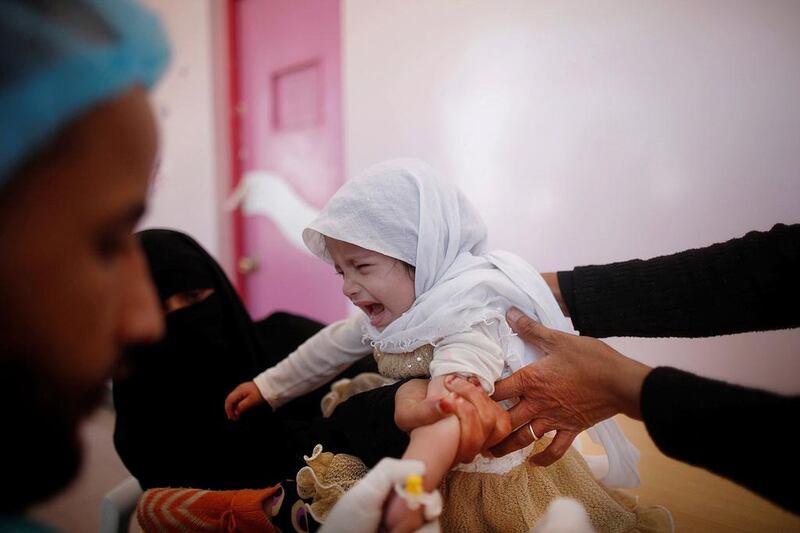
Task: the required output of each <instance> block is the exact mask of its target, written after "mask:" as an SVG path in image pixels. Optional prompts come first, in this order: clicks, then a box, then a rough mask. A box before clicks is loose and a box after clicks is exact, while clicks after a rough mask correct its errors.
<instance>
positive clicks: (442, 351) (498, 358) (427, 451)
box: [385, 324, 505, 529]
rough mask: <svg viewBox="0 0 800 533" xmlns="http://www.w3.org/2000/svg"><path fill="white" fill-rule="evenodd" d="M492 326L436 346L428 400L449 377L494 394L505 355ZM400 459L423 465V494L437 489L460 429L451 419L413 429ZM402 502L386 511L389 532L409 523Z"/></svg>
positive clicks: (393, 503)
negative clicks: (466, 378) (471, 380)
mask: <svg viewBox="0 0 800 533" xmlns="http://www.w3.org/2000/svg"><path fill="white" fill-rule="evenodd" d="M492 328H493V326H492V325H487V324H484V325H480V326H476V328H475V329H474V330H472V331H468V332H465V333H459V334H456V335H451V336H449V337H447V338H445V339H442V341H440V342H439V343H437V345H436V348H435V349H434V355H433V361H432V362H431V365H430V370H431V375H432V378H431V381H430V384H429V385H428V393H427V398H441V397H443V396H445V395H447V394H449V392H448V391H447V389H446V388H445V387H444V380H445V379H446V377H447V376H448V375H450V374H456V373H457V374H460V375H474V376H476V377H477V378H478V379H479V380H480V382H481V385H482V386H483V388H484V390H486V391H487V393H489V394H491V393H492V392H493V391H494V382H495V381H497V379H499V377H500V375H501V373H502V371H503V367H504V365H505V354H504V353H503V349H502V347H501V346H500V344H499V343H498V342H497V341H496V340H495V339H496V338H498V335H497V333H496V332H495V331H492ZM409 436H410V442H409V445H408V448H406V452H405V453H404V454H403V459H417V460H421V461H423V462H424V463H425V477H424V479H423V486H424V489H425V491H427V492H430V491H432V490H434V489H436V488H437V487H438V486H439V485H440V484H441V482H442V480H443V479H444V476H445V475H446V474H447V472H448V471H449V470H450V468H451V467H452V466H453V462H454V460H455V458H456V453H457V452H458V445H459V438H460V427H459V423H458V419H457V418H456V417H454V416H450V417H447V418H445V419H442V420H439V421H438V422H436V423H434V424H431V425H428V426H422V427H419V428H417V429H414V430H413V431H412V432H411V433H410V435H409ZM408 517H409V510H408V508H407V507H406V505H405V502H404V501H403V500H401V499H400V498H399V497H394V498H392V500H391V501H390V503H389V506H388V508H387V512H386V517H385V523H386V525H387V526H389V529H392V528H393V527H395V526H397V525H398V524H400V523H403V522H404V521H406V520H408Z"/></svg>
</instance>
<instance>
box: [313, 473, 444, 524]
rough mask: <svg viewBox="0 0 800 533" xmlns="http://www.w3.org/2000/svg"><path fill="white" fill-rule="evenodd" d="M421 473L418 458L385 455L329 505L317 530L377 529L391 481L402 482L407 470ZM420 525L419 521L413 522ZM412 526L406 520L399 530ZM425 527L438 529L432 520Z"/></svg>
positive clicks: (392, 483)
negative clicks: (331, 507)
mask: <svg viewBox="0 0 800 533" xmlns="http://www.w3.org/2000/svg"><path fill="white" fill-rule="evenodd" d="M424 473H425V464H424V463H423V462H422V461H412V460H404V461H401V460H399V459H392V458H388V457H387V458H385V459H381V461H380V462H379V463H378V464H377V465H375V468H373V469H372V470H370V471H369V472H368V473H367V475H366V476H364V478H363V479H361V480H360V481H359V482H358V483H356V484H355V485H353V488H351V489H350V490H349V491H347V493H346V494H345V495H344V496H342V498H341V499H340V500H339V501H338V502H337V503H336V505H334V506H333V509H332V510H331V513H330V514H329V515H328V518H327V519H326V520H325V524H323V526H322V528H320V530H319V532H320V533H333V532H338V531H349V532H351V533H373V532H375V531H378V527H379V526H380V522H381V517H382V515H383V508H384V504H385V503H386V500H387V499H388V498H389V496H390V494H393V492H392V490H393V487H394V484H395V483H402V482H404V481H405V479H406V477H408V476H409V475H410V474H416V475H418V476H421V475H423V474H424ZM417 525H421V524H417ZM415 529H416V527H415V526H412V525H411V524H407V525H406V526H405V527H403V528H401V529H400V530H403V531H413V530H415ZM424 529H425V531H429V530H430V531H438V530H439V528H438V526H437V524H436V522H432V523H431V525H430V527H426V528H424Z"/></svg>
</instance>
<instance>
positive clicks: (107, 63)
mask: <svg viewBox="0 0 800 533" xmlns="http://www.w3.org/2000/svg"><path fill="white" fill-rule="evenodd" d="M168 58H169V48H168V44H167V40H166V36H165V35H164V32H163V30H162V28H161V24H160V23H159V21H158V19H157V18H156V17H155V16H154V15H153V14H152V13H150V12H149V11H147V10H145V9H144V8H142V7H141V6H140V5H139V4H138V3H137V2H136V1H135V0H0V187H2V186H3V185H4V184H5V183H6V182H7V181H8V179H9V178H10V177H11V176H12V175H13V174H14V172H15V171H16V170H17V169H18V168H19V166H20V165H21V164H22V163H24V162H25V161H26V160H27V159H28V158H29V157H30V156H31V155H32V154H34V153H35V152H36V151H37V150H39V149H41V148H43V147H44V145H45V144H46V143H47V142H48V141H49V140H50V139H51V138H52V137H53V136H54V135H55V134H56V133H58V132H59V131H60V130H61V129H62V128H63V127H64V126H65V125H66V124H67V123H68V122H69V121H70V120H72V119H74V118H75V117H77V116H78V115H80V114H81V113H83V112H85V111H87V110H89V109H90V108H92V107H93V106H94V105H96V104H98V103H100V102H102V101H105V100H109V99H112V98H114V97H115V96H117V95H118V94H121V93H122V92H123V91H125V90H126V89H128V88H129V87H131V86H133V85H136V84H141V85H143V86H145V87H148V88H149V87H151V86H152V85H153V84H154V83H155V82H156V81H157V80H158V78H159V77H160V75H161V74H162V72H163V70H164V68H165V66H166V64H167V61H168Z"/></svg>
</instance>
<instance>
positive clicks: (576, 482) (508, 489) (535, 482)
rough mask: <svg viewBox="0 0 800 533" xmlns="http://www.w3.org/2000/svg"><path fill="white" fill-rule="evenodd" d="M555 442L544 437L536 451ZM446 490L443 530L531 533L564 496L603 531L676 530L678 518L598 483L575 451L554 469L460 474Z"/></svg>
mask: <svg viewBox="0 0 800 533" xmlns="http://www.w3.org/2000/svg"><path fill="white" fill-rule="evenodd" d="M549 442H550V439H548V438H547V437H544V438H542V439H541V440H539V441H538V442H537V443H536V446H535V447H534V450H533V452H538V451H541V450H542V449H544V448H545V447H546V445H547V444H548V443H549ZM441 491H442V496H443V499H444V509H443V511H442V516H441V524H442V531H453V532H456V531H458V532H462V531H487V532H490V531H496V532H503V533H507V532H516V531H519V532H527V531H529V530H530V528H531V527H533V525H534V524H535V523H536V522H537V521H538V520H539V519H540V518H542V516H543V515H544V513H545V510H546V509H547V506H548V505H549V504H550V502H551V501H553V499H555V498H557V497H559V496H568V497H571V498H575V499H576V500H578V501H579V502H580V503H581V504H582V505H583V507H584V508H585V509H586V512H587V514H588V515H589V519H590V520H591V522H592V526H594V528H595V529H596V530H597V531H601V532H605V531H609V532H618V531H642V532H650V531H672V529H673V526H672V518H671V516H670V514H669V512H668V511H666V509H664V508H663V507H649V508H643V507H642V506H639V505H637V503H636V500H635V499H634V498H633V497H632V496H629V495H627V494H625V493H623V492H621V491H618V490H613V489H609V488H607V487H605V486H604V485H603V484H601V483H600V482H598V481H597V480H596V479H595V478H594V476H593V475H592V472H591V470H589V466H588V465H587V464H586V461H585V460H584V459H583V457H582V456H581V454H580V453H578V452H577V451H576V450H575V449H574V448H570V449H569V450H568V451H567V453H566V454H564V457H562V458H561V459H560V460H558V461H556V462H555V463H554V464H552V465H550V466H548V467H541V466H533V465H528V464H527V462H526V463H524V464H521V465H519V466H517V467H515V468H514V469H512V470H511V471H510V472H507V473H505V474H488V473H472V472H461V471H458V470H454V471H452V472H450V473H449V474H448V475H447V478H446V479H445V481H444V483H443V484H442V487H441Z"/></svg>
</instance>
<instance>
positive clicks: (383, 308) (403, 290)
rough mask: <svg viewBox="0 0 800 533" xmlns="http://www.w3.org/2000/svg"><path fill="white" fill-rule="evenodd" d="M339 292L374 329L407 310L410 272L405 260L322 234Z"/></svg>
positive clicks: (411, 281) (411, 295) (411, 280)
mask: <svg viewBox="0 0 800 533" xmlns="http://www.w3.org/2000/svg"><path fill="white" fill-rule="evenodd" d="M325 243H326V246H327V248H328V252H329V253H330V254H331V258H333V263H334V266H335V268H336V272H337V273H338V274H339V275H340V276H342V281H343V282H342V292H343V293H344V295H345V296H347V297H348V298H349V299H350V301H351V302H353V304H355V305H356V306H357V307H358V308H359V309H361V310H362V311H364V313H365V314H366V315H367V316H368V317H369V321H370V324H372V326H373V327H375V328H376V329H377V330H378V331H382V330H383V328H385V327H386V326H388V325H389V324H391V323H392V322H393V321H394V320H395V319H396V318H397V317H399V316H400V315H402V314H403V313H405V312H406V311H408V309H409V308H410V307H411V305H412V304H413V303H414V298H415V294H414V274H413V272H412V271H411V269H409V268H408V267H407V266H406V264H405V263H403V262H402V261H400V260H398V259H395V258H393V257H388V256H385V255H383V254H380V253H378V252H373V251H372V250H367V249H365V248H361V247H360V246H356V245H355V244H350V243H349V242H344V241H337V240H336V239H331V238H328V237H326V238H325Z"/></svg>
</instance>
